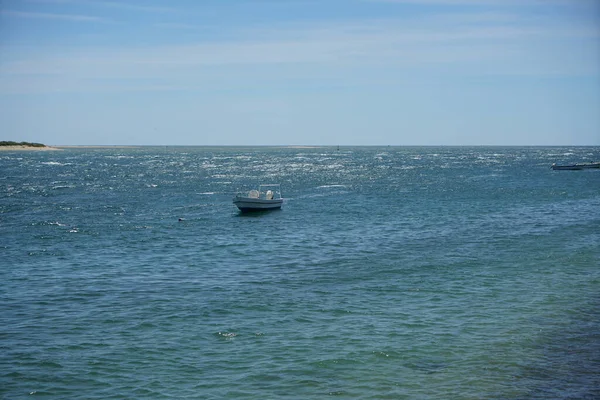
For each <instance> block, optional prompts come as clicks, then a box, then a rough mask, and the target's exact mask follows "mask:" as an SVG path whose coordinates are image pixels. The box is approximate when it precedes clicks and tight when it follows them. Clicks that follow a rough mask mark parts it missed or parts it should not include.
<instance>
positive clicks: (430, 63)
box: [0, 12, 600, 92]
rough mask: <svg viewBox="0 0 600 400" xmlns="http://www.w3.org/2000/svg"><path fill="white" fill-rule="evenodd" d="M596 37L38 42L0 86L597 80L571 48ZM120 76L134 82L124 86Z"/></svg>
mask: <svg viewBox="0 0 600 400" xmlns="http://www.w3.org/2000/svg"><path fill="white" fill-rule="evenodd" d="M482 21H483V22H486V23H481V22H482ZM157 26H162V27H164V28H169V27H171V28H177V29H187V28H192V26H188V25H185V24H184V25H181V24H157ZM599 37H600V35H599V32H598V30H597V29H591V28H590V27H585V26H583V27H574V26H573V24H570V23H556V22H555V21H554V22H553V21H547V20H544V19H543V18H540V17H536V19H535V20H534V21H533V22H532V21H530V20H527V19H525V20H524V19H522V18H519V17H518V16H513V15H511V14H493V13H489V12H485V13H479V14H473V13H469V14H464V15H462V14H450V15H441V16H440V15H433V16H430V17H427V18H421V19H419V18H417V19H414V20H409V19H400V20H399V19H377V20H362V21H356V22H344V23H337V24H331V23H329V24H323V25H317V24H314V23H313V24H308V25H306V26H293V27H289V26H279V27H273V28H268V29H267V28H265V29H263V30H251V29H243V30H242V29H240V30H239V31H238V32H237V40H235V39H232V38H231V37H230V38H229V39H228V40H220V41H219V40H216V39H213V41H209V42H206V41H204V42H198V43H195V44H189V45H162V46H151V47H127V48H125V47H118V46H117V45H115V46H114V47H112V48H80V49H70V50H68V51H67V50H65V49H62V50H61V49H60V48H58V49H57V48H53V49H43V48H40V49H37V50H36V51H35V52H32V53H28V54H25V55H23V54H21V55H20V56H19V57H18V58H13V60H14V61H8V60H10V57H5V60H4V62H2V63H0V92H1V91H4V92H6V91H10V92H13V91H15V90H18V88H19V87H20V84H19V82H21V84H22V86H23V87H28V88H29V89H28V90H36V87H37V88H38V89H37V90H50V89H51V88H55V89H56V90H106V88H107V87H111V88H114V90H118V89H119V87H122V88H123V89H124V90H125V88H126V87H131V82H139V85H138V84H135V85H134V87H135V88H136V89H137V88H141V87H145V88H150V89H149V90H154V89H156V88H161V90H166V88H173V89H174V90H175V89H177V88H179V89H181V88H188V89H190V90H196V89H200V88H212V89H214V88H215V87H216V86H217V84H215V82H220V83H219V84H223V85H229V86H230V87H236V85H240V84H243V85H252V84H253V82H259V81H260V82H261V83H265V82H266V83H268V82H279V83H281V82H293V81H297V80H299V79H300V80H312V81H320V82H326V84H330V83H331V82H336V81H337V82H340V81H345V82H349V83H350V84H367V83H374V82H375V83H376V82H378V81H380V80H382V79H383V80H384V81H385V80H386V79H387V80H392V81H393V80H397V79H403V78H402V77H403V76H409V77H410V76H416V75H419V76H420V75H423V74H427V73H429V74H433V76H446V75H448V74H450V75H452V74H455V75H457V74H458V75H463V76H482V75H486V74H504V75H519V74H521V75H530V74H531V75H533V74H537V75H542V76H543V75H561V74H563V75H594V76H597V75H598V66H599V63H598V61H597V60H596V59H595V58H594V55H593V54H591V55H590V54H589V52H586V51H585V49H586V48H589V47H585V46H583V47H582V46H580V45H578V46H574V45H573V44H575V43H577V44H580V43H581V41H582V40H584V41H588V42H594V41H597V40H598V39H599ZM17 60H18V61H17ZM381 71H384V72H383V73H382V72H381ZM383 74H387V75H385V76H384V75H383ZM121 80H122V82H125V81H126V80H130V82H129V83H128V84H125V83H123V84H122V85H121V84H119V82H121ZM106 81H110V85H108V86H107V85H106V84H105V82H106ZM31 82H37V84H36V85H31ZM103 82H104V83H103ZM61 88H62V89H61Z"/></svg>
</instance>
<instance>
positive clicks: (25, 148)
mask: <svg viewBox="0 0 600 400" xmlns="http://www.w3.org/2000/svg"><path fill="white" fill-rule="evenodd" d="M57 150H58V151H60V150H62V149H59V148H58V147H54V146H43V147H42V146H24V145H21V144H19V145H11V146H0V151H57Z"/></svg>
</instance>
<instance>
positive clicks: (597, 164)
mask: <svg viewBox="0 0 600 400" xmlns="http://www.w3.org/2000/svg"><path fill="white" fill-rule="evenodd" d="M592 168H600V161H597V162H591V163H577V164H571V165H556V164H552V169H553V170H570V171H574V170H579V169H592Z"/></svg>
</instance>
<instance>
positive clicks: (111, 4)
mask: <svg viewBox="0 0 600 400" xmlns="http://www.w3.org/2000/svg"><path fill="white" fill-rule="evenodd" d="M27 1H28V2H29V3H44V4H70V5H79V6H91V7H103V8H113V9H120V10H131V11H140V12H151V13H165V12H167V13H170V12H175V11H177V9H176V8H173V7H163V6H151V5H140V4H132V3H127V2H118V1H104V0H27Z"/></svg>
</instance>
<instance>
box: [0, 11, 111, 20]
mask: <svg viewBox="0 0 600 400" xmlns="http://www.w3.org/2000/svg"><path fill="white" fill-rule="evenodd" d="M0 14H2V15H6V16H11V17H18V18H33V19H53V20H63V21H73V22H104V23H106V22H109V21H108V20H107V19H105V18H100V17H94V16H90V15H75V14H57V13H41V12H30V11H13V10H1V11H0Z"/></svg>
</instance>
